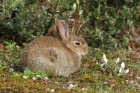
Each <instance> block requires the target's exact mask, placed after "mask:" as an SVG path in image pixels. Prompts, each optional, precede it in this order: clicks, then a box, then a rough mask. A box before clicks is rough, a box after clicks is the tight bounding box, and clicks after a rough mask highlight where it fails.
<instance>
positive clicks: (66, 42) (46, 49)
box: [21, 19, 88, 77]
mask: <svg viewBox="0 0 140 93" xmlns="http://www.w3.org/2000/svg"><path fill="white" fill-rule="evenodd" d="M55 25H56V27H57V28H58V31H59V33H60V35H61V37H62V40H63V41H60V40H58V39H56V38H54V37H51V36H42V37H39V38H37V39H35V40H33V41H32V42H30V43H29V44H28V45H27V46H26V47H25V48H24V50H23V52H22V55H21V63H22V66H23V68H28V69H29V70H31V71H34V72H37V71H39V70H42V71H44V72H45V73H47V72H49V71H50V70H51V71H52V75H54V76H63V77H68V76H69V75H70V74H71V73H73V72H75V71H77V70H78V68H79V67H80V64H81V57H82V55H85V54H87V53H88V46H87V44H86V42H85V40H84V39H83V38H82V37H78V36H76V35H74V34H70V33H68V32H69V31H68V26H67V24H66V23H65V21H63V20H59V19H56V21H55ZM75 42H78V43H80V45H75ZM25 70H26V69H25Z"/></svg>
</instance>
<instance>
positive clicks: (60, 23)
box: [55, 18, 69, 40]
mask: <svg viewBox="0 0 140 93" xmlns="http://www.w3.org/2000/svg"><path fill="white" fill-rule="evenodd" d="M55 25H56V29H57V30H58V31H59V34H60V36H61V37H62V39H63V40H64V39H68V38H69V32H68V30H69V29H68V25H67V23H66V22H65V21H64V20H59V19H58V18H56V19H55Z"/></svg>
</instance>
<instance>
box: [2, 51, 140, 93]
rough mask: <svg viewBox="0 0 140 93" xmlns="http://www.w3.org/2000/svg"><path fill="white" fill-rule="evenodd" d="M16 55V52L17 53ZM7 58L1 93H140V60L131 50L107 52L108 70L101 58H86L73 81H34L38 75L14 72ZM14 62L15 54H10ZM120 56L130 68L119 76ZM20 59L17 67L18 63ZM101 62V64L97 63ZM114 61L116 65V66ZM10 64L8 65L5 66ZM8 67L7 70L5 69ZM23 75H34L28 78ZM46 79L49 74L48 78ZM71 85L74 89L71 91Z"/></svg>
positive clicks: (55, 78)
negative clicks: (116, 70)
mask: <svg viewBox="0 0 140 93" xmlns="http://www.w3.org/2000/svg"><path fill="white" fill-rule="evenodd" d="M14 54H15V52H14ZM5 55H8V53H7V54H6V53H0V62H1V66H0V68H2V70H0V92H2V93H7V92H14V93H16V92H20V93H25V92H26V93H45V92H50V91H52V90H51V89H54V90H55V92H56V93H65V92H66V93H138V92H140V60H139V59H133V58H132V55H130V53H129V52H128V51H127V50H121V51H120V52H115V51H113V52H108V53H106V55H107V58H108V66H106V69H105V70H102V69H101V66H100V65H101V64H102V61H101V60H100V59H94V60H93V59H90V58H89V56H86V57H83V60H82V65H81V68H80V69H79V70H78V71H77V72H75V73H74V74H72V75H71V76H70V77H69V78H62V77H49V80H43V79H39V80H33V79H32V77H34V75H36V74H34V73H26V74H24V73H21V72H17V71H14V72H12V71H10V68H9V65H8V64H10V62H9V61H10V59H9V61H8V60H6V58H5ZM8 56H9V58H11V59H12V60H13V57H12V56H13V55H8ZM117 57H119V58H120V63H119V64H118V65H120V64H121V62H125V68H126V69H130V71H129V73H127V74H125V75H122V76H117V74H116V73H114V72H113V71H112V70H113V69H114V68H115V67H113V66H114V64H115V60H116V59H117ZM17 58H19V57H16V58H15V60H16V61H14V60H13V61H12V63H13V62H16V64H18V62H19V61H18V62H17V60H18V59H17ZM97 62H98V64H97ZM113 62H114V63H113ZM5 64H7V65H5ZM5 66H6V67H5ZM23 75H26V76H28V75H29V76H30V78H28V79H24V78H23ZM44 76H45V75H44ZM70 84H72V85H73V86H74V87H73V88H71V89H70V88H69V86H70Z"/></svg>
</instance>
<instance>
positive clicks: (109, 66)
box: [100, 54, 129, 76]
mask: <svg viewBox="0 0 140 93" xmlns="http://www.w3.org/2000/svg"><path fill="white" fill-rule="evenodd" d="M108 61H109V60H108V59H107V57H106V55H105V54H104V55H103V59H102V62H103V63H102V64H100V67H101V69H102V70H103V71H104V72H113V73H114V74H115V75H117V76H124V75H126V74H127V73H128V72H129V69H125V63H124V62H122V63H121V64H120V58H117V60H116V61H115V62H112V61H110V62H108Z"/></svg>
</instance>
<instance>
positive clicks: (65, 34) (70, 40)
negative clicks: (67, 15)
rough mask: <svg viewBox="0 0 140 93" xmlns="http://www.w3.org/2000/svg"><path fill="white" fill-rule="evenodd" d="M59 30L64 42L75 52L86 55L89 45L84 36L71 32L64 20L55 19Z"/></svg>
mask: <svg viewBox="0 0 140 93" xmlns="http://www.w3.org/2000/svg"><path fill="white" fill-rule="evenodd" d="M55 25H56V29H57V31H59V34H60V36H61V37H62V41H63V43H64V44H65V45H66V46H67V47H68V48H69V49H70V50H72V51H73V52H75V53H76V54H78V55H80V56H81V55H85V54H87V53H88V46H87V43H86V42H85V40H84V38H82V37H81V36H77V35H75V34H73V33H71V32H69V28H68V25H67V23H66V22H65V21H64V20H59V19H57V18H56V19H55Z"/></svg>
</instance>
